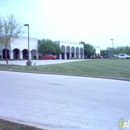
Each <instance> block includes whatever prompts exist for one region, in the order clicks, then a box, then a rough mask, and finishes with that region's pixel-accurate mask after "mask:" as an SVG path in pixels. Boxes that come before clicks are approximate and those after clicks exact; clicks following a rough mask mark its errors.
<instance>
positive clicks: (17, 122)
mask: <svg viewBox="0 0 130 130" xmlns="http://www.w3.org/2000/svg"><path fill="white" fill-rule="evenodd" d="M0 119H1V120H3V121H9V122H12V123H16V124H21V125H26V126H29V127H34V128H37V129H42V130H54V129H52V128H47V127H45V126H42V125H37V124H33V123H26V122H22V121H18V120H13V119H9V118H4V117H0Z"/></svg>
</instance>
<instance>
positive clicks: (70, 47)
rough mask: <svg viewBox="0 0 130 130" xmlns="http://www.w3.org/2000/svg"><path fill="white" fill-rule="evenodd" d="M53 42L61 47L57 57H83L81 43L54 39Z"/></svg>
mask: <svg viewBox="0 0 130 130" xmlns="http://www.w3.org/2000/svg"><path fill="white" fill-rule="evenodd" d="M55 43H56V44H59V46H60V48H61V49H62V54H60V56H59V59H84V47H83V44H79V43H73V42H66V41H55Z"/></svg>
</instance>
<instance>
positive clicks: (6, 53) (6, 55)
mask: <svg viewBox="0 0 130 130" xmlns="http://www.w3.org/2000/svg"><path fill="white" fill-rule="evenodd" d="M5 59H6V64H7V65H8V50H7V45H6V50H5Z"/></svg>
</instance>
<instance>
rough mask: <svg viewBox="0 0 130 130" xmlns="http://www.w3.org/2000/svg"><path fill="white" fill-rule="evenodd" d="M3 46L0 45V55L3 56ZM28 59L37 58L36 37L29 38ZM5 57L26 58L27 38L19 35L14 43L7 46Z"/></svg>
mask: <svg viewBox="0 0 130 130" xmlns="http://www.w3.org/2000/svg"><path fill="white" fill-rule="evenodd" d="M5 50H6V49H5V47H4V46H2V45H0V55H1V56H2V58H5V53H6V51H5ZM29 50H30V52H29V57H30V59H38V39H37V38H30V49H29ZM7 57H8V58H9V59H27V58H28V38H26V37H20V38H19V39H16V40H15V41H14V43H11V44H10V45H9V46H8V47H7Z"/></svg>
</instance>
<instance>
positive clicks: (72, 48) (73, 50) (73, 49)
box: [71, 47, 75, 58]
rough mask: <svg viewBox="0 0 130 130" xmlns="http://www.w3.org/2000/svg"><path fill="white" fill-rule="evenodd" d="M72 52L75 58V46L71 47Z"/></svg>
mask: <svg viewBox="0 0 130 130" xmlns="http://www.w3.org/2000/svg"><path fill="white" fill-rule="evenodd" d="M71 54H72V58H74V57H75V56H74V54H75V48H74V47H71Z"/></svg>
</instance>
